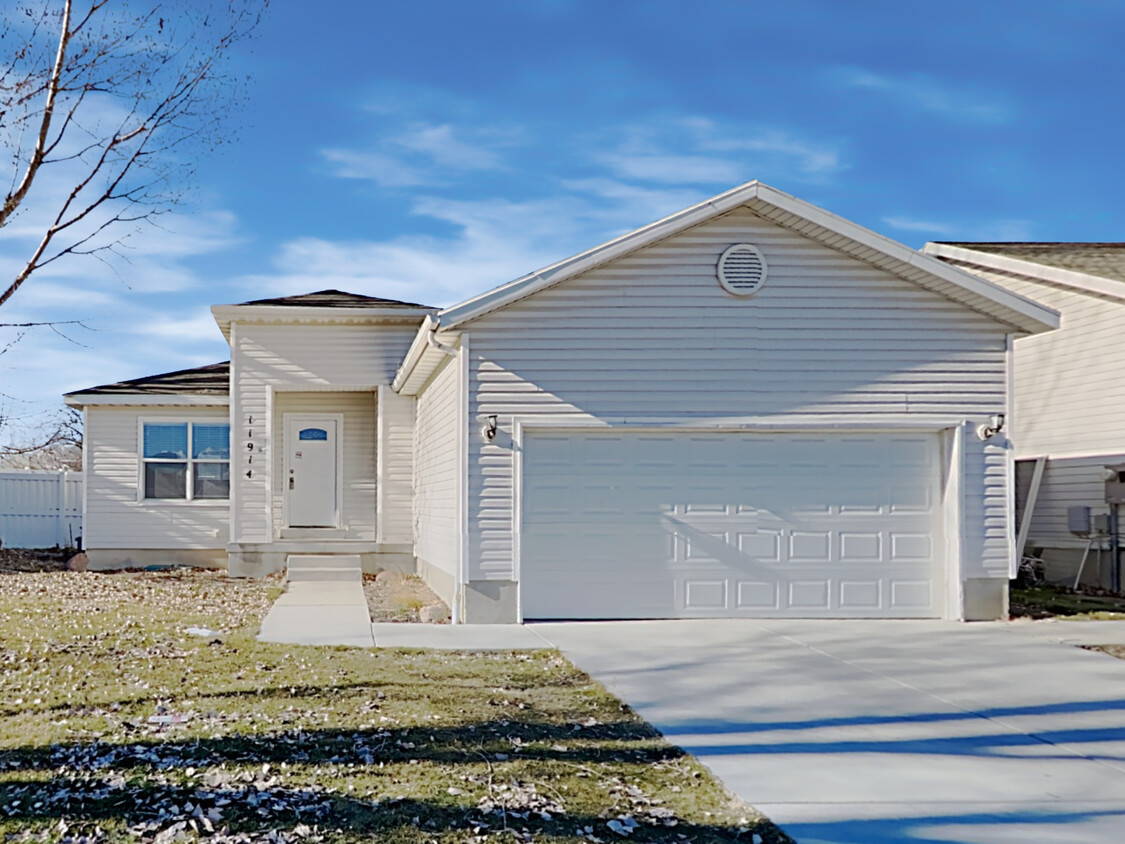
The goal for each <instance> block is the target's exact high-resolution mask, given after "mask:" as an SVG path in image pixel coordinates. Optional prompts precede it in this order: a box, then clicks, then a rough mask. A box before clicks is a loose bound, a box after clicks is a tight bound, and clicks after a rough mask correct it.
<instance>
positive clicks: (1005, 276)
mask: <svg viewBox="0 0 1125 844" xmlns="http://www.w3.org/2000/svg"><path fill="white" fill-rule="evenodd" d="M951 263H956V262H951ZM957 265H958V266H960V267H961V268H962V269H965V270H968V271H970V272H973V273H975V274H977V275H979V276H981V277H983V278H986V279H988V280H989V281H993V282H996V283H997V284H1000V285H1002V286H1004V287H1006V288H1008V289H1009V290H1012V291H1014V292H1016V293H1019V294H1021V295H1023V296H1027V297H1028V298H1030V299H1034V300H1035V301H1037V302H1041V303H1042V304H1044V305H1047V306H1048V307H1051V308H1054V309H1056V310H1057V311H1059V313H1060V314H1062V325H1061V327H1060V328H1058V329H1057V330H1055V331H1049V332H1047V333H1045V334H1040V335H1036V336H1034V337H1023V338H1020V339H1018V340H1016V342H1015V386H1014V390H1013V393H1014V406H1013V409H1012V419H1011V422H1010V424H1011V431H1012V434H1011V435H1012V440H1013V441H1014V443H1015V450H1016V458H1017V459H1018V460H1021V464H1020V480H1021V482H1022V483H1021V486H1022V489H1021V490H1020V492H1021V494H1020V495H1019V496H1018V497H1017V505H1018V506H1017V515H1018V516H1019V518H1022V517H1023V512H1024V508H1025V506H1026V491H1027V487H1029V486H1030V481H1031V473H1032V471H1033V468H1034V459H1035V458H1037V457H1048V458H1049V459H1048V460H1047V465H1046V467H1045V469H1044V472H1043V479H1042V481H1041V483H1040V486H1039V495H1038V498H1037V500H1036V503H1035V510H1034V513H1033V514H1032V520H1031V527H1030V531H1029V533H1028V539H1027V547H1026V549H1025V550H1027V551H1035V552H1037V553H1040V554H1042V555H1043V556H1044V557H1045V559H1046V560H1047V568H1048V571H1047V575H1048V577H1049V578H1050V579H1052V580H1060V581H1073V578H1074V575H1075V574H1076V572H1077V567H1078V564H1079V562H1080V560H1081V557H1082V551H1083V549H1084V548H1085V547H1086V540H1085V539H1082V538H1080V537H1078V536H1075V535H1074V534H1072V533H1071V532H1070V530H1069V529H1068V526H1067V509H1068V508H1069V507H1074V506H1086V507H1089V508H1090V509H1091V512H1092V513H1106V512H1108V509H1109V507H1108V505H1107V504H1106V503H1105V486H1104V483H1103V481H1102V477H1101V471H1102V467H1103V466H1105V465H1106V464H1112V463H1125V424H1122V419H1123V418H1125V379H1122V378H1121V370H1122V367H1123V366H1125V350H1123V349H1122V346H1121V343H1120V338H1121V337H1123V336H1125V304H1121V303H1119V302H1116V301H1113V300H1110V299H1104V298H1102V297H1099V296H1094V295H1090V294H1086V293H1082V292H1079V291H1077V290H1073V289H1070V288H1066V287H1060V286H1058V285H1055V284H1049V283H1046V282H1043V281H1038V280H1034V279H1031V278H1028V277H1026V276H1022V275H1016V274H1013V273H1006V272H1000V271H997V270H987V269H984V268H982V267H978V266H974V265H970V264H960V263H958V264H957ZM1106 547H1107V548H1108V545H1107V546H1106ZM1102 558H1103V566H1102V572H1101V574H1102V577H1101V578H1100V580H1101V582H1102V584H1103V585H1107V586H1108V584H1109V571H1108V559H1109V554H1108V553H1105V554H1103V555H1102ZM1096 560H1097V556H1096V551H1095V552H1093V559H1091V560H1090V561H1089V563H1088V567H1087V569H1086V574H1085V575H1084V578H1083V579H1084V580H1088V581H1089V582H1091V583H1093V582H1098V580H1099V578H1098V572H1097V565H1096Z"/></svg>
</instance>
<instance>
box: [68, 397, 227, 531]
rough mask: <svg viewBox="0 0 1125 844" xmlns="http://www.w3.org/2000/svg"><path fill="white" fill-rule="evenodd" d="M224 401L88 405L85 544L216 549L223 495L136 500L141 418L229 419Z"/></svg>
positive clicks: (223, 517) (223, 526)
mask: <svg viewBox="0 0 1125 844" xmlns="http://www.w3.org/2000/svg"><path fill="white" fill-rule="evenodd" d="M227 418H228V413H227V409H226V408H225V407H221V408H220V407H216V408H202V407H190V408H99V407H90V408H87V410H86V430H85V435H84V437H85V438H84V442H83V448H84V449H85V450H86V460H87V463H86V466H87V471H86V473H85V477H86V518H85V524H84V526H83V529H84V531H85V532H84V534H83V544H84V545H85V547H86V548H89V549H94V550H96V549H99V548H137V549H141V548H152V549H159V548H181V549H216V548H223V547H225V546H226V543H227V534H228V526H229V524H230V510H229V505H228V502H227V500H226V499H212V500H198V501H183V500H171V499H169V500H148V501H145V500H143V499H142V500H138V499H139V498H140V496H139V495H138V492H139V484H140V483H141V482H142V472H141V457H140V453H141V444H140V441H139V432H140V430H141V425H140V420H141V419H145V420H148V421H153V422H158V421H167V422H169V423H179V422H183V421H185V420H189V419H190V420H192V421H199V422H212V421H213V422H218V423H224V422H226V421H227Z"/></svg>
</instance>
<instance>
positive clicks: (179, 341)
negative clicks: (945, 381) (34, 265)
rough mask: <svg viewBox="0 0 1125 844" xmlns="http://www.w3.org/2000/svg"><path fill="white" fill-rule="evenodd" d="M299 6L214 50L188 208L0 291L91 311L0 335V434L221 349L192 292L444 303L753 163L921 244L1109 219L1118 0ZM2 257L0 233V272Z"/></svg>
mask: <svg viewBox="0 0 1125 844" xmlns="http://www.w3.org/2000/svg"><path fill="white" fill-rule="evenodd" d="M312 8H313V6H312V5H310V4H308V3H299V2H294V0H274V7H273V8H272V9H271V10H270V12H269V14H268V16H267V18H266V19H265V21H264V23H263V25H262V27H261V30H260V34H259V37H258V38H257V40H256V41H254V42H253V43H252V44H251V45H249V46H248V47H247V48H246V49H245V50H243V51H242V52H241V53H240V54H239V55H238V56H237V65H238V69H239V70H244V71H246V72H249V73H251V74H252V77H253V78H252V81H251V85H250V99H249V101H248V103H247V104H246V108H245V109H244V111H243V112H242V113H241V114H240V115H239V120H240V123H241V131H240V135H239V139H238V143H237V144H235V145H233V146H229V147H227V148H226V149H224V150H222V151H221V152H220V154H219V155H217V156H213V157H209V158H205V159H203V160H202V161H201V162H200V165H199V168H198V175H197V179H196V182H195V190H194V192H193V193H192V194H191V196H190V198H189V201H188V202H187V203H186V204H185V206H184V207H183V209H182V210H183V213H180V214H177V215H174V216H170V217H166V218H164V219H163V220H162V222H161V228H159V229H150V230H148V231H147V232H145V233H143V234H142V235H141V236H139V237H138V238H135V239H134V240H132V241H131V249H130V261H129V263H124V264H118V265H117V266H116V267H114V268H112V269H111V268H107V267H105V266H103V265H101V264H99V263H97V262H93V261H86V262H81V261H76V262H71V263H69V264H66V265H62V264H60V265H57V266H56V267H54V268H52V269H51V271H50V272H46V273H43V274H42V275H39V276H34V277H33V278H32V279H31V280H30V281H29V282H28V283H27V284H26V285H25V286H24V288H23V289H22V290H21V291H20V292H19V293H18V294H17V295H16V296H15V297H14V298H13V299H12V300H11V301H10V302H9V303H8V304H7V305H6V306H5V307H4V309H3V312H0V321H3V322H22V321H31V320H41V319H82V320H84V321H85V322H86V324H87V325H89V326H90V328H91V329H94V330H90V331H87V330H84V329H81V328H74V329H67V331H66V334H67V335H68V337H69V338H70V339H66V338H64V337H61V336H59V335H58V334H56V333H53V332H51V331H49V330H43V329H40V330H37V331H35V332H32V333H29V334H28V335H27V336H25V337H24V338H23V339H22V340H21V341H20V342H19V343H18V344H16V345H15V346H13V347H12V348H11V349H10V350H9V351H8V352H7V353H5V354H3V355H0V393H2V395H0V412H2V413H3V414H4V415H6V416H8V417H9V419H10V422H9V425H8V427H7V429H6V431H4V430H0V438H2V437H4V436H5V435H7V436H8V437H11V436H17V438H18V433H19V430H20V428H21V427H22V426H27V425H31V424H34V423H35V421H36V420H37V419H39V418H41V415H42V414H43V413H44V412H49V411H50V410H52V409H53V408H56V407H58V406H59V401H60V399H59V394H60V393H62V392H64V391H66V390H71V389H77V388H81V387H86V386H90V385H93V384H97V383H104V382H107V381H112V380H117V379H122V378H132V377H138V376H142V375H146V374H152V373H155V372H162V371H167V370H172V369H179V368H184V367H189V366H195V365H199V364H204V363H210V362H214V361H217V360H224V359H226V357H227V356H228V351H227V348H226V345H225V343H224V342H223V339H222V336H221V335H220V334H219V331H218V329H217V327H216V326H215V325H214V322H213V320H212V319H211V317H210V314H209V312H208V310H207V309H208V306H209V305H211V304H214V303H229V302H239V301H245V300H247V299H253V298H258V297H262V296H269V295H278V294H286V293H299V292H308V291H311V290H318V289H323V288H329V287H336V288H340V289H344V290H350V291H354V292H358V293H367V294H371V295H382V296H387V297H391V298H402V299H407V300H411V301H421V302H424V303H427V304H433V305H445V304H450V303H452V302H455V301H458V300H459V299H461V298H464V297H466V296H469V295H471V294H473V293H476V292H479V291H481V290H483V289H486V288H488V287H492V286H495V285H497V284H500V283H503V282H505V281H508V280H510V279H511V278H514V277H516V276H519V275H522V274H523V273H525V272H527V271H529V270H532V269H535V268H537V267H539V266H542V265H544V264H547V263H550V262H552V261H554V260H557V259H559V258H562V257H565V256H567V255H569V254H572V253H574V252H576V251H578V250H581V249H584V248H586V247H589V246H592V245H594V244H596V243H600V242H601V241H603V240H606V239H608V238H610V237H613V236H616V235H618V234H620V233H622V232H624V231H628V230H630V229H632V228H635V227H637V226H639V225H643V224H645V223H647V222H650V221H652V220H654V219H657V218H659V217H661V216H664V215H665V214H668V213H670V212H672V211H675V210H677V209H679V208H682V207H684V206H686V205H688V204H691V203H694V202H697V201H699V200H700V199H703V198H706V197H707V196H710V195H712V194H715V193H718V192H720V191H723V190H726V189H727V188H730V187H733V186H734V185H736V184H740V183H742V182H745V181H748V180H750V179H755V178H757V179H761V180H763V181H765V182H767V183H769V184H771V185H773V186H775V187H778V188H781V189H782V190H785V191H788V192H790V193H792V194H795V195H797V196H799V197H801V198H803V199H806V200H809V201H811V202H814V203H816V204H819V205H822V206H823V207H825V208H827V209H829V210H830V211H833V212H835V213H838V214H841V215H843V216H844V217H847V218H850V219H852V220H854V221H856V222H858V223H861V224H863V225H865V226H868V227H870V228H872V229H875V230H876V231H879V232H881V233H883V234H886V235H888V236H890V237H893V238H896V239H898V240H901V241H902V242H904V243H906V244H908V245H911V246H916V247H917V246H921V245H922V244H923V243H925V242H926V241H927V240H1104V241H1118V240H1125V203H1123V202H1122V196H1125V173H1123V172H1122V165H1121V150H1122V149H1125V110H1123V109H1122V108H1121V106H1120V94H1119V92H1118V91H1117V88H1118V86H1119V83H1120V81H1121V80H1122V79H1125V50H1123V49H1122V47H1121V45H1122V44H1123V43H1125V5H1123V4H1121V3H1120V2H1096V0H1090V2H1075V3H1072V4H1035V5H1029V4H1027V3H1026V2H1020V3H1016V2H983V3H982V2H979V1H978V2H975V3H960V2H944V3H940V4H938V3H933V4H931V3H903V2H885V3H883V2H869V3H864V2H855V3H843V2H839V0H833V1H832V2H812V0H795V2H787V3H764V2H748V1H747V2H711V1H709V0H696V2H690V3H689V2H686V0H681V1H680V2H665V0H643V2H634V1H633V0H613V2H604V0H603V2H594V1H593V0H591V1H590V2H586V1H585V0H521V2H514V1H513V2H495V1H493V0H486V1H485V2H476V3H466V2H461V3H453V2H435V1H431V2H417V3H371V2H369V0H368V2H360V1H359V0H355V1H354V2H353V0H339V2H336V3H333V4H323V5H321V6H320V8H321V9H324V10H326V11H321V12H318V13H315V14H314V13H312V12H311V11H310V10H311V9H312ZM25 250H26V240H25V239H22V237H21V235H20V233H19V232H14V233H13V232H9V233H7V234H6V236H5V237H4V238H3V239H0V270H3V269H4V268H5V267H8V266H10V265H11V264H12V263H13V262H14V261H15V260H16V259H18V258H19V257H20V256H21V255H22V254H24V251H25ZM6 337H7V339H10V334H9V335H6ZM7 339H5V340H4V343H6V342H7ZM4 343H0V346H2V345H4Z"/></svg>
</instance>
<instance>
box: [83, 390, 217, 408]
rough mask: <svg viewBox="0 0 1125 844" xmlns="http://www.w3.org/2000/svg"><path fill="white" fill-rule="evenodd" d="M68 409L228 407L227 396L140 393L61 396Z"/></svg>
mask: <svg viewBox="0 0 1125 844" xmlns="http://www.w3.org/2000/svg"><path fill="white" fill-rule="evenodd" d="M63 402H65V403H66V404H67V405H69V406H70V407H229V406H230V397H229V396H165V395H144V394H140V393H136V394H130V393H124V394H121V393H119V394H116V395H83V394H82V393H74V394H70V395H66V396H63Z"/></svg>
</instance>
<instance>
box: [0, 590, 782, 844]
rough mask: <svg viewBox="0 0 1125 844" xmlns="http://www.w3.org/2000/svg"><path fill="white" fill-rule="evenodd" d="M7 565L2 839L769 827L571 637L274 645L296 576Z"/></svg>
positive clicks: (1, 663)
mask: <svg viewBox="0 0 1125 844" xmlns="http://www.w3.org/2000/svg"><path fill="white" fill-rule="evenodd" d="M3 578H4V579H3V581H2V585H3V587H4V588H3V589H2V590H0V643H2V645H0V842H2V844H9V842H13V844H14V842H25V841H26V842H33V841H34V842H44V844H55V842H65V844H103V842H105V844H111V842H130V844H175V842H181V841H182V842H188V843H189V844H193V843H194V842H218V844H234V842H238V844H266V842H269V844H300V842H321V841H324V842H329V841H331V842H353V841H354V842H359V841H370V840H372V839H373V838H376V839H385V840H395V841H404V842H412V844H413V842H417V844H423V842H429V841H431V840H439V839H440V841H441V842H442V844H455V842H466V844H468V842H473V844H483V842H497V843H498V844H499V842H505V843H506V844H510V842H513V841H519V842H530V841H532V840H539V839H540V838H543V837H548V838H550V839H551V840H552V841H588V842H591V843H592V844H599V842H600V844H608V842H609V841H612V840H618V841H620V840H623V839H626V838H627V839H629V840H631V841H669V842H673V844H675V842H681V841H687V840H689V839H690V840H692V841H700V842H706V841H735V840H738V841H747V842H748V841H750V840H752V835H753V834H756V832H757V831H759V830H761V829H768V828H767V827H762V826H760V825H758V824H757V823H756V821H752V822H751V823H749V824H741V821H739V822H738V823H740V824H741V826H742V827H745V829H746V830H753V832H751V833H748V834H743V833H742V832H740V826H739V825H737V824H736V822H735V820H734V818H735V817H737V815H731V814H730V813H728V812H727V808H726V807H727V801H729V799H730V798H729V795H726V794H725V792H723V791H722V789H721V788H720V787H719V786H718V785H717V784H716V783H715V782H714V780H713V779H711V778H710V777H709V776H707V775H705V774H702V773H701V769H699V767H698V766H697V765H695V764H694V762H692V761H691V760H690V759H688V758H687V757H684V756H683V755H682V754H681V753H679V752H678V751H676V750H675V749H674V748H671V747H669V746H668V745H667V744H666V743H664V742H663V740H662V739H661V738H660V737H659V735H658V734H656V733H655V731H654V730H652V728H651V727H649V726H648V725H646V724H644V723H643V722H642V721H640V719H638V718H637V717H636V716H635V715H633V714H632V713H631V712H629V711H628V710H627V709H625V708H623V707H622V706H621V704H620V703H619V702H618V701H616V700H615V699H613V698H612V697H610V696H609V695H608V694H606V693H605V691H604V690H603V689H601V688H600V687H598V686H597V685H596V684H594V683H592V682H591V681H590V679H589V678H588V677H586V676H585V675H583V674H582V673H581V672H579V671H577V670H576V669H575V668H574V666H572V665H571V664H570V663H568V662H566V661H565V660H563V659H562V658H561V657H559V656H558V654H556V653H551V652H541V653H530V654H529V653H515V654H504V653H482V654H465V653H449V652H421V651H413V652H411V651H403V652H387V651H364V650H358V649H339V650H337V649H329V648H298V647H286V646H279V645H267V644H263V643H258V642H256V641H255V640H254V633H255V632H256V626H257V623H258V620H259V619H260V618H261V616H262V615H263V614H264V612H265V611H266V609H267V608H268V606H269V603H270V597H271V589H273V588H274V587H273V586H272V585H271V584H269V583H256V582H248V581H233V580H230V579H227V578H225V577H223V576H222V575H220V574H216V573H197V574H190V573H186V572H175V573H130V574H124V575H101V574H77V573H63V574H28V575H4V576H3ZM8 587H10V588H8ZM192 627H198V628H200V630H201V631H206V633H207V634H208V635H196V634H194V633H193V632H190V628H192ZM213 633H214V634H216V637H215V638H212V637H211V634H213ZM740 811H743V812H744V811H745V807H740ZM706 812H711V813H712V814H710V815H707V814H706ZM770 840H771V842H772V841H782V840H784V839H782V838H773V839H770Z"/></svg>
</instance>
